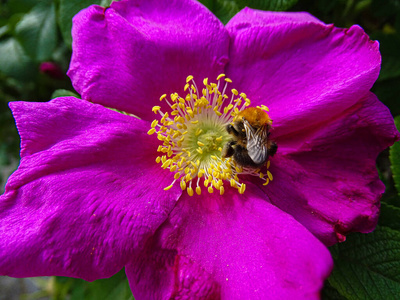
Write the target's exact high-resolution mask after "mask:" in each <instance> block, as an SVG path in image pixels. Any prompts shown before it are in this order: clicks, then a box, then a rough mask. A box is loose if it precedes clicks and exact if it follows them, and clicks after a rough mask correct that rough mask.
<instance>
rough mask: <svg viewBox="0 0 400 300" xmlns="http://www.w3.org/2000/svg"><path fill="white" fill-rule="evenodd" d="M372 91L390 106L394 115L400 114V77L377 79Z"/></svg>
mask: <svg viewBox="0 0 400 300" xmlns="http://www.w3.org/2000/svg"><path fill="white" fill-rule="evenodd" d="M372 92H373V93H375V94H376V95H377V96H378V98H379V100H381V101H382V102H383V103H384V104H386V105H387V106H388V107H389V109H390V112H391V113H392V115H394V116H396V115H400V105H399V103H400V96H399V95H400V77H396V78H393V79H389V80H384V81H377V82H376V83H375V84H374V86H373V88H372Z"/></svg>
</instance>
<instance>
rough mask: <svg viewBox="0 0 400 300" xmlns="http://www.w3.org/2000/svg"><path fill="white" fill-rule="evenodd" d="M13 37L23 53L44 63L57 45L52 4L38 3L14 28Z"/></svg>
mask: <svg viewBox="0 0 400 300" xmlns="http://www.w3.org/2000/svg"><path fill="white" fill-rule="evenodd" d="M15 36H16V38H17V39H18V40H19V42H20V43H21V45H22V47H23V48H24V49H25V52H26V53H27V54H28V55H29V56H30V57H31V58H32V59H34V60H35V61H37V62H40V61H45V60H48V59H50V58H51V55H52V53H53V51H54V49H55V47H56V45H57V24H56V10H55V5H54V3H52V4H50V5H45V4H42V3H39V4H38V5H36V6H35V7H34V8H33V9H32V10H31V11H30V12H29V13H27V14H26V15H25V16H24V17H23V18H22V19H21V21H19V22H18V24H17V25H16V27H15Z"/></svg>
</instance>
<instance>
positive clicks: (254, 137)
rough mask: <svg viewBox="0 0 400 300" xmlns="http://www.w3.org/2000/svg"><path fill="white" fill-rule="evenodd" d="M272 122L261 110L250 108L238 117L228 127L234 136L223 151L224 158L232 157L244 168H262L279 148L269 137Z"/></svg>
mask: <svg viewBox="0 0 400 300" xmlns="http://www.w3.org/2000/svg"><path fill="white" fill-rule="evenodd" d="M271 124H272V121H271V119H270V118H269V116H268V114H267V113H266V112H265V111H263V110H262V109H260V108H257V107H248V108H246V109H245V110H243V111H242V112H240V113H239V115H238V116H237V117H236V120H235V121H234V122H233V124H228V125H227V126H226V130H227V132H228V133H229V134H230V135H232V139H231V141H229V142H227V143H226V144H225V146H224V148H223V149H222V157H223V158H226V157H231V156H233V159H234V160H235V162H236V163H237V164H238V165H240V166H242V167H249V168H255V169H256V168H259V167H262V166H263V165H264V164H265V163H266V162H267V160H268V158H269V157H270V156H273V155H274V154H275V153H276V151H277V149H278V146H277V145H276V143H275V142H273V141H271V140H270V139H269V138H268V137H269V135H270V132H269V131H270V129H271Z"/></svg>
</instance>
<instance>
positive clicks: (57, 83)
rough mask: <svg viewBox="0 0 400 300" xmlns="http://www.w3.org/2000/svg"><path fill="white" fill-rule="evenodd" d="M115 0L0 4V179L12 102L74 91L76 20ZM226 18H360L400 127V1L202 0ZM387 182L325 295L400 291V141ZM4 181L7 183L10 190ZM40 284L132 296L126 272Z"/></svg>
mask: <svg viewBox="0 0 400 300" xmlns="http://www.w3.org/2000/svg"><path fill="white" fill-rule="evenodd" d="M110 2H111V0H97V1H96V0H10V1H4V0H1V2H0V3H1V4H0V5H1V6H0V167H1V170H2V172H1V173H0V176H2V177H3V178H0V179H2V180H3V182H4V180H5V179H6V177H7V176H8V175H9V172H7V170H8V169H10V170H12V169H15V168H16V166H17V164H18V159H19V154H18V152H19V137H18V134H17V131H16V129H15V125H14V121H13V118H12V116H11V113H10V111H9V109H8V106H7V103H8V102H9V101H15V100H24V101H48V100H50V99H51V98H53V97H57V96H62V95H70V94H74V90H73V88H72V86H71V83H70V81H69V79H68V77H66V76H65V73H66V71H67V69H68V65H69V60H70V57H71V42H72V38H71V24H72V23H71V19H72V17H73V16H74V15H75V14H76V13H77V12H78V11H79V10H81V9H82V8H85V7H87V6H89V5H91V4H100V5H102V6H107V5H109V4H110ZM201 2H202V3H203V4H204V5H206V6H207V7H208V8H209V9H210V10H211V11H212V12H213V13H214V14H215V15H216V16H217V17H218V18H220V19H221V21H222V22H224V23H226V22H227V21H229V19H230V18H231V17H232V16H233V15H235V14H236V13H237V12H238V11H239V10H240V9H242V8H243V7H245V6H249V7H252V8H258V9H263V10H275V11H284V10H288V11H308V12H310V13H311V14H313V15H315V16H316V17H318V18H319V19H321V20H322V21H324V22H325V23H334V24H335V25H336V26H338V27H349V26H351V25H353V24H359V25H361V27H363V28H364V30H365V31H366V32H367V33H368V34H369V35H370V37H371V38H372V39H376V40H379V42H380V47H381V53H382V70H381V74H380V76H379V79H378V81H377V82H376V84H375V85H374V87H373V92H374V93H376V94H377V95H378V97H379V99H380V100H381V101H382V102H384V103H385V104H386V105H387V106H388V107H389V108H390V110H391V112H392V114H393V116H394V117H396V124H397V127H398V129H400V99H399V97H400V96H399V95H400V0H385V1H382V0H319V1H313V0H232V1H229V0H202V1H201ZM377 167H378V170H379V172H380V174H381V178H382V180H383V181H384V183H385V184H386V193H385V195H384V196H383V199H382V211H381V217H380V222H379V226H378V228H377V229H376V230H375V231H374V232H373V233H370V234H352V235H350V236H349V237H348V239H347V241H346V242H345V243H342V244H338V245H335V246H333V247H331V248H330V250H331V253H332V256H333V258H334V260H335V268H334V271H333V273H332V275H331V276H330V278H329V279H328V280H327V282H326V286H325V288H324V290H323V293H322V296H323V299H396V296H397V297H398V295H400V143H399V142H398V143H396V144H395V145H394V146H393V147H391V149H390V150H387V151H385V152H384V153H382V154H381V155H380V157H379V158H378V161H377ZM3 186H4V183H3V184H2V186H1V188H3ZM36 282H37V285H38V286H39V287H40V290H39V291H38V292H36V293H34V294H27V295H25V297H24V298H25V299H38V298H41V297H46V298H50V299H57V300H58V299H133V298H132V296H131V293H130V290H129V286H128V283H127V281H126V277H125V275H124V272H123V271H121V272H120V273H118V274H116V275H115V276H114V277H112V278H110V279H103V280H98V281H95V282H93V283H87V282H85V281H83V280H79V279H72V278H63V277H53V278H51V279H47V280H45V281H43V280H42V281H41V280H37V281H36Z"/></svg>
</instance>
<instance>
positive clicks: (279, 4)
mask: <svg viewBox="0 0 400 300" xmlns="http://www.w3.org/2000/svg"><path fill="white" fill-rule="evenodd" d="M297 1H298V0H269V1H265V0H238V1H237V2H238V4H239V6H240V7H242V8H243V7H245V6H248V7H251V8H256V9H262V10H272V11H285V10H288V9H289V8H291V7H292V6H293V5H295V4H296V3H297Z"/></svg>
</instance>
